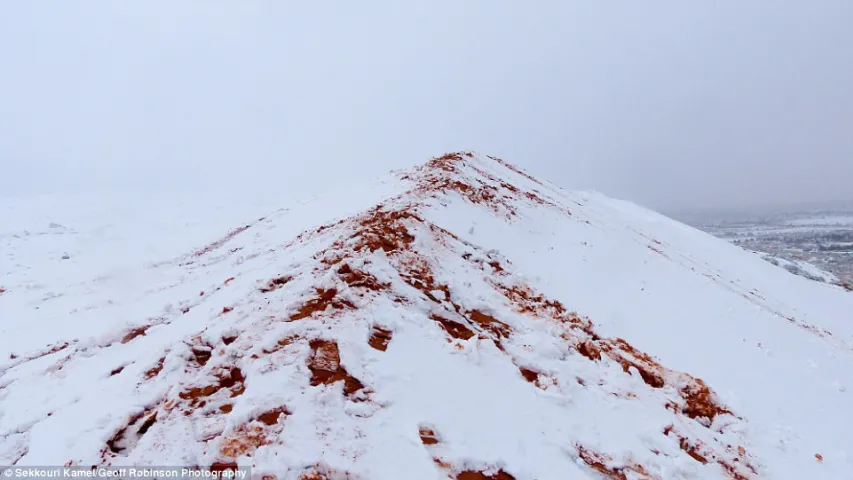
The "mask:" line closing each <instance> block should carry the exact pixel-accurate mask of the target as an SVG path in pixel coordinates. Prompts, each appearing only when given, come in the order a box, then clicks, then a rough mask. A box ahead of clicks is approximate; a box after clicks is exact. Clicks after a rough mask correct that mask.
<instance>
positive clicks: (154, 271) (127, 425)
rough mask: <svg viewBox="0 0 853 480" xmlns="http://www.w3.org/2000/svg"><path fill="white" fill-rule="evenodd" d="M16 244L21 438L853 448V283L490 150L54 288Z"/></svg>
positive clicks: (9, 310)
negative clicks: (44, 290)
mask: <svg viewBox="0 0 853 480" xmlns="http://www.w3.org/2000/svg"><path fill="white" fill-rule="evenodd" d="M324 222H325V223H324ZM151 234H152V235H156V232H152V233H151ZM9 245H11V244H9ZM74 260H75V259H74V258H71V259H70V260H69V261H74ZM4 261H5V259H4ZM3 270H4V275H5V276H4V277H3V279H2V281H0V287H2V289H3V290H2V291H1V292H2V293H0V311H2V325H0V328H2V332H0V334H2V337H0V338H2V344H0V465H2V464H17V465H60V464H62V465H105V464H111V465H198V466H202V467H211V468H213V469H217V470H222V469H227V468H233V467H234V466H236V465H240V466H244V465H247V466H251V467H252V472H253V476H255V477H257V478H259V479H260V478H262V477H264V476H270V475H271V476H275V477H276V478H279V479H296V478H304V479H314V478H328V479H338V478H349V479H384V478H389V479H390V478H411V479H419V478H424V479H435V478H448V477H450V478H458V479H504V480H505V479H512V478H516V479H541V480H544V479H567V478H571V479H585V478H588V479H621V480H628V479H692V478H709V479H710V478H734V479H757V478H773V479H776V478H780V479H803V478H820V479H849V478H851V476H850V475H851V473H850V472H851V471H853V458H851V457H850V455H851V454H853V436H851V433H850V432H851V431H853V411H851V409H850V408H849V407H850V405H851V404H853V397H851V389H853V350H851V348H853V335H851V334H853V323H851V322H853V295H851V294H850V293H847V292H844V291H843V290H842V289H840V288H837V287H833V286H830V285H825V284H819V283H815V282H810V281H808V280H806V279H803V278H799V277H795V276H792V275H789V274H787V273H786V272H784V271H782V270H780V269H778V268H777V267H774V266H772V265H770V264H768V263H766V262H764V261H763V260H762V259H760V258H759V257H757V256H755V255H753V254H751V253H749V252H746V251H743V250H741V249H738V248H737V247H734V246H731V245H729V244H728V243H726V242H724V241H722V240H717V239H714V238H712V237H710V236H709V235H706V234H703V233H701V232H699V231H697V230H695V229H692V228H690V227H687V226H684V225H682V224H679V223H677V222H674V221H672V220H669V219H667V218H665V217H662V216H660V215H658V214H656V213H653V212H650V211H647V210H644V209H641V208H639V207H637V206H635V205H633V204H629V203H626V202H620V201H616V200H612V199H608V198H606V197H603V196H601V195H598V194H595V193H589V192H581V193H569V192H565V191H562V190H560V189H559V188H556V187H554V186H552V185H550V184H548V183H545V182H541V181H539V180H537V179H534V178H532V177H530V176H529V175H527V174H525V173H524V172H522V171H520V170H518V169H516V168H515V167H513V166H512V165H510V164H508V163H506V162H504V161H502V160H500V159H496V158H492V157H481V156H478V155H474V154H472V153H467V152H466V153H455V154H448V155H444V156H442V157H439V158H436V159H433V160H432V161H430V162H428V163H427V164H426V165H424V166H421V167H417V168H414V169H412V170H411V171H408V172H403V173H399V174H396V175H395V176H394V177H392V178H389V179H387V180H385V181H382V182H379V183H377V184H374V185H369V186H365V187H363V188H361V189H357V190H353V191H352V192H348V193H347V194H346V195H340V196H334V197H329V198H325V199H322V200H319V201H316V202H312V203H309V204H305V205H301V206H300V207H299V208H295V209H282V210H278V211H276V212H274V213H272V214H269V215H267V216H265V217H262V218H257V219H254V220H252V221H249V222H247V223H245V224H243V225H237V226H235V227H234V228H233V229H232V230H231V231H230V232H228V233H227V234H225V235H223V236H222V237H221V238H219V239H216V240H214V241H212V242H211V243H209V244H207V245H202V246H199V247H198V248H196V249H195V250H193V251H190V252H187V253H186V254H185V255H182V256H180V257H178V258H175V259H172V260H169V259H163V261H160V262H157V263H152V264H148V265H146V266H144V267H143V266H139V267H137V268H124V269H122V270H120V271H112V272H111V274H110V275H99V276H94V278H91V279H88V280H86V281H83V280H84V279H81V278H69V275H68V273H69V272H68V271H66V272H64V276H62V277H59V278H58V279H57V278H54V279H49V278H44V279H41V282H42V283H45V284H49V285H50V289H51V291H53V292H55V294H54V295H52V296H50V297H49V298H43V297H37V296H35V295H34V294H33V292H32V289H31V288H29V287H30V286H31V285H32V282H33V281H34V279H32V278H30V273H27V272H29V271H30V270H29V269H28V268H21V262H20V260H19V261H18V263H16V265H14V266H13V265H6V264H4V265H3ZM7 272H8V273H7ZM40 272H41V273H42V274H43V275H49V271H48V270H46V269H42V270H40Z"/></svg>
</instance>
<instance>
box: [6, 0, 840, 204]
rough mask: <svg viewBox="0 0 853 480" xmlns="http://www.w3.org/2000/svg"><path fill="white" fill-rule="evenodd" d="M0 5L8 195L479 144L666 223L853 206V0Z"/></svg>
mask: <svg viewBox="0 0 853 480" xmlns="http://www.w3.org/2000/svg"><path fill="white" fill-rule="evenodd" d="M0 12H2V15H0V45H2V46H0V50H2V52H3V59H4V67H5V72H6V75H4V76H3V77H2V78H0V171H2V172H3V175H2V176H0V195H2V196H6V197H9V196H20V195H33V194H43V193H57V192H58V193H68V192H95V191H103V190H108V191H111V192H113V193H121V192H124V191H134V192H140V193H143V194H145V193H149V194H152V195H153V194H156V193H157V192H163V191H185V192H188V193H190V194H191V193H192V192H202V191H207V192H208V193H210V192H213V194H216V192H223V193H224V192H226V191H230V192H231V193H232V194H233V193H235V192H237V193H239V192H241V191H246V192H256V193H264V194H266V195H277V194H280V195H282V196H283V197H286V198H293V197H299V196H302V195H307V194H310V193H315V192H318V191H322V190H324V189H329V188H339V187H343V186H345V185H347V184H348V183H352V182H359V181H364V180H366V179H369V178H373V177H376V176H380V175H382V174H384V173H385V172H387V171H388V170H390V169H398V168H405V167H408V166H410V165H413V164H416V163H419V162H423V161H425V160H426V159H428V158H429V157H431V156H434V155H438V154H441V153H443V152H446V151H455V150H476V151H479V152H482V153H485V154H491V155H496V156H500V157H503V158H505V159H507V160H509V161H511V162H513V163H516V164H517V165H519V166H520V167H522V168H524V169H526V170H528V171H530V172H531V173H533V174H534V175H537V176H541V177H543V178H546V179H548V180H550V181H553V182H554V183H557V184H559V185H561V186H563V187H565V188H570V189H594V190H599V191H602V192H604V193H606V194H608V195H610V196H614V197H618V198H623V199H627V200H631V201H634V202H636V203H639V204H642V205H646V206H649V207H651V208H655V209H659V210H662V211H667V212H674V211H690V210H731V209H756V208H785V207H786V206H789V205H791V206H793V205H798V204H808V203H845V204H847V203H853V192H851V188H850V184H851V183H853V135H851V134H850V132H851V131H853V89H850V88H849V86H850V85H853V62H850V61H849V60H850V58H853V51H851V50H853V31H851V30H850V29H849V20H850V19H851V18H853V4H851V3H850V2H844V1H840V0H838V1H836V0H826V1H821V2H817V3H808V4H804V3H802V2H794V1H792V0H783V1H781V2H774V3H772V4H771V3H769V2H768V3H760V4H743V3H740V2H738V3H736V2H733V1H724V2H718V3H715V4H713V5H702V4H689V5H688V4H680V3H676V2H668V1H664V2H655V3H653V4H635V5H634V4H625V5H620V6H619V8H618V9H616V8H607V7H606V6H605V5H603V4H594V5H592V4H589V5H588V4H566V3H564V2H547V3H540V4H536V6H535V7H534V6H531V5H522V4H517V3H514V2H510V1H508V0H502V1H497V2H485V1H482V0H477V1H470V2H465V3H463V4H459V3H455V2H449V1H439V2H430V3H426V2H416V3H407V4H399V3H397V2H390V1H384V2H374V3H371V4H370V5H354V4H348V3H343V2H337V3H334V4H310V5H306V4H299V5H290V4H262V3H259V2H242V3H240V4H234V3H229V2H224V1H210V2H201V1H189V2H182V3H179V4H173V3H168V2H163V1H151V2H145V3H137V4H130V3H126V2H123V3H111V2H97V3H94V2H92V3H89V2H87V3H83V2H66V3H61V4H50V5H47V4H41V5H40V4H37V3H31V2H28V3H20V2H18V3H10V4H7V5H4V6H3V7H2V11H0Z"/></svg>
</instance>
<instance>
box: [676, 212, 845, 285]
mask: <svg viewBox="0 0 853 480" xmlns="http://www.w3.org/2000/svg"><path fill="white" fill-rule="evenodd" d="M685 220H687V221H688V222H689V223H690V224H692V225H693V226H695V227H697V228H699V229H701V230H704V231H706V232H708V233H710V234H712V235H714V236H716V237H719V238H722V239H725V240H728V241H730V242H732V243H734V244H735V245H738V246H740V247H743V248H745V249H747V250H752V251H755V252H756V253H758V254H759V255H761V256H762V257H763V258H764V259H765V260H767V261H769V262H770V263H773V264H775V265H778V266H780V267H782V268H785V269H786V270H788V271H790V272H791V273H794V274H797V275H801V276H804V277H807V278H810V279H812V280H816V281H821V282H826V283H834V284H838V285H841V286H844V287H845V288H847V289H848V290H853V208H850V209H841V210H839V209H835V210H833V209H826V210H819V211H812V212H799V213H772V214H753V215H731V214H729V215H713V216H712V215H705V216H701V215H693V216H691V218H689V219H687V218H685Z"/></svg>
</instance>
